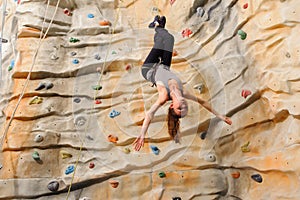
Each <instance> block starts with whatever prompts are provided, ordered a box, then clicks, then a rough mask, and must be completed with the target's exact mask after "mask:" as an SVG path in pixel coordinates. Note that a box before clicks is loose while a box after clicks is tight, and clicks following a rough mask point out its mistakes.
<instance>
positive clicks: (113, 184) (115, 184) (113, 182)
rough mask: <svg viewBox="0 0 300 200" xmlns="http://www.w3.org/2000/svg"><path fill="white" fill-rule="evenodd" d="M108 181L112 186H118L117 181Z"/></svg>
mask: <svg viewBox="0 0 300 200" xmlns="http://www.w3.org/2000/svg"><path fill="white" fill-rule="evenodd" d="M109 183H110V185H111V187H113V188H117V187H118V186H119V182H118V181H116V180H110V181H109Z"/></svg>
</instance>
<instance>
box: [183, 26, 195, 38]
mask: <svg viewBox="0 0 300 200" xmlns="http://www.w3.org/2000/svg"><path fill="white" fill-rule="evenodd" d="M192 33H193V32H192V31H191V30H190V29H188V28H186V29H185V30H183V31H182V32H181V35H182V37H189V36H190V35H191V34H192Z"/></svg>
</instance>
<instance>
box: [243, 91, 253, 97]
mask: <svg viewBox="0 0 300 200" xmlns="http://www.w3.org/2000/svg"><path fill="white" fill-rule="evenodd" d="M251 94H252V92H251V91H250V90H242V93H241V96H242V97H244V98H245V99H246V98H247V97H248V96H249V95H251Z"/></svg>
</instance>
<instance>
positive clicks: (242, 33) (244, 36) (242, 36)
mask: <svg viewBox="0 0 300 200" xmlns="http://www.w3.org/2000/svg"><path fill="white" fill-rule="evenodd" d="M238 35H239V36H240V38H241V39H242V40H244V39H246V38H247V33H246V32H244V31H242V30H238Z"/></svg>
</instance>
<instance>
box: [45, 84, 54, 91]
mask: <svg viewBox="0 0 300 200" xmlns="http://www.w3.org/2000/svg"><path fill="white" fill-rule="evenodd" d="M53 86H54V85H53V83H46V89H47V90H49V89H51V88H53Z"/></svg>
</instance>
